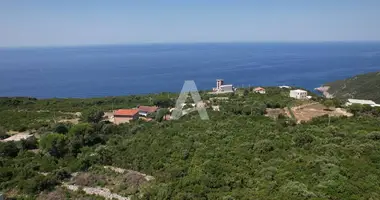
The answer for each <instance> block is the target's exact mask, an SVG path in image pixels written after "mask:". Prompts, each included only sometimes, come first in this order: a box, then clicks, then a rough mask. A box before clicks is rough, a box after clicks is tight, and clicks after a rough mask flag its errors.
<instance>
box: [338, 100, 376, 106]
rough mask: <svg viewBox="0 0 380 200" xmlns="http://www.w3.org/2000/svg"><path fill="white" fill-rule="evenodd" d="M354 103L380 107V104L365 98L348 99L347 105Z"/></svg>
mask: <svg viewBox="0 0 380 200" xmlns="http://www.w3.org/2000/svg"><path fill="white" fill-rule="evenodd" d="M352 104H361V105H370V106H372V107H378V106H380V104H376V103H375V102H374V101H372V100H363V99H348V100H347V103H346V106H350V105H352Z"/></svg>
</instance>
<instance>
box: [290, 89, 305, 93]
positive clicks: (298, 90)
mask: <svg viewBox="0 0 380 200" xmlns="http://www.w3.org/2000/svg"><path fill="white" fill-rule="evenodd" d="M290 92H307V91H305V90H300V89H297V90H290Z"/></svg>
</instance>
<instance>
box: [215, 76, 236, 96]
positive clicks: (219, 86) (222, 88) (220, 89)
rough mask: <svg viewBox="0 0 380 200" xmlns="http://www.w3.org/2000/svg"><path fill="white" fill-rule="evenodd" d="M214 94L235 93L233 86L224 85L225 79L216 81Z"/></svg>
mask: <svg viewBox="0 0 380 200" xmlns="http://www.w3.org/2000/svg"><path fill="white" fill-rule="evenodd" d="M213 92H214V93H230V92H235V88H234V87H233V85H231V84H230V85H224V81H223V79H217V80H216V88H213Z"/></svg>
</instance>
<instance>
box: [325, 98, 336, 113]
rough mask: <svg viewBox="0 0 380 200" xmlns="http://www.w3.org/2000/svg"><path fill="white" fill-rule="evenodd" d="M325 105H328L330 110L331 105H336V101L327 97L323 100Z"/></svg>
mask: <svg viewBox="0 0 380 200" xmlns="http://www.w3.org/2000/svg"><path fill="white" fill-rule="evenodd" d="M323 105H324V106H326V107H327V109H328V110H331V107H333V106H335V103H334V101H333V100H331V99H326V100H325V101H323Z"/></svg>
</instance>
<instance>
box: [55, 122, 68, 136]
mask: <svg viewBox="0 0 380 200" xmlns="http://www.w3.org/2000/svg"><path fill="white" fill-rule="evenodd" d="M54 132H56V133H61V134H66V133H67V132H69V129H68V128H67V126H66V125H64V124H61V123H59V124H57V125H56V126H55V128H54Z"/></svg>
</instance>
